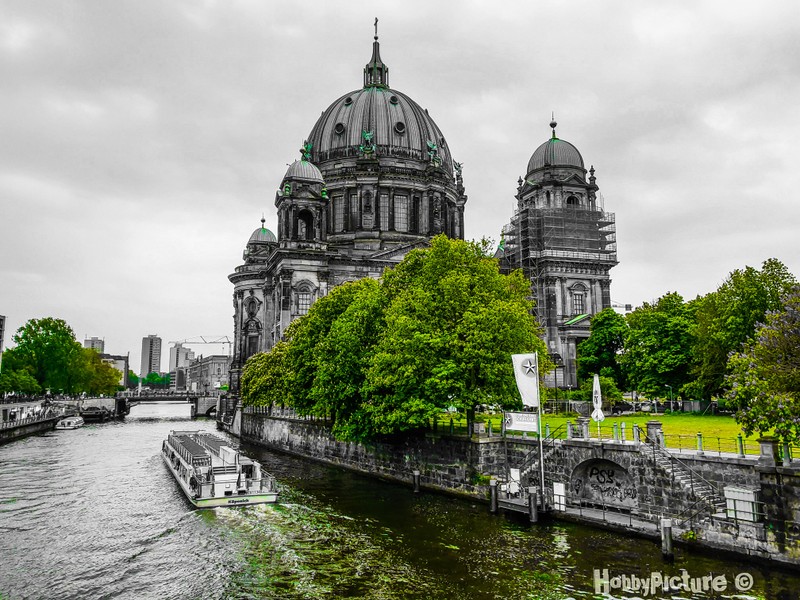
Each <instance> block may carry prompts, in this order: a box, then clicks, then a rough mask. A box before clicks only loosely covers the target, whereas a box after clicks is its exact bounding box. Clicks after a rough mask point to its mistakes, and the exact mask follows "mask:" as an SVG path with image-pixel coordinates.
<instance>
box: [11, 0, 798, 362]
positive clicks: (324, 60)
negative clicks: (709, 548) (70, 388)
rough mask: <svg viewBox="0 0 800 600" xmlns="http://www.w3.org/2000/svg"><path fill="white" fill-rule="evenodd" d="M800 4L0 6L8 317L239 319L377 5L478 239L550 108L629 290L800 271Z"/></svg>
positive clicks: (105, 333)
mask: <svg viewBox="0 0 800 600" xmlns="http://www.w3.org/2000/svg"><path fill="white" fill-rule="evenodd" d="M799 11H800V9H798V7H797V6H796V5H795V3H792V2H779V3H775V4H772V5H770V9H769V10H764V9H763V7H761V6H757V5H746V4H744V3H735V4H731V3H728V2H691V3H688V2H687V3H672V4H664V3H658V2H640V3H635V4H630V3H627V2H625V3H624V2H603V3H596V2H575V3H563V2H555V1H553V2H536V3H528V2H504V3H492V4H487V3H480V2H468V3H464V2H439V3H429V2H426V3H423V2H412V3H410V4H409V3H402V4H401V3H389V2H386V3H377V4H376V3H374V2H369V3H368V2H352V3H351V2H348V3H343V2H306V3H302V4H297V5H294V4H288V3H286V4H283V3H274V4H273V3H263V2H255V1H253V2H246V1H242V2H235V3H230V2H224V3H223V2H219V3H218V2H206V3H196V2H189V1H187V2H169V3H166V2H156V1H150V2H146V1H136V2H134V1H130V2H113V3H110V2H99V1H98V2H49V3H48V2H45V3H30V2H24V1H17V2H10V3H8V2H7V3H5V4H4V6H3V8H2V9H0V77H2V81H3V82H4V94H3V95H2V96H0V131H2V132H3V135H2V138H0V257H2V259H3V260H2V261H0V313H3V314H6V315H7V316H8V319H9V322H8V329H9V331H10V332H13V331H14V330H16V329H17V327H19V326H20V325H21V324H22V323H24V322H25V321H26V320H27V319H29V318H32V317H41V316H49V315H53V316H59V317H62V318H65V319H66V320H67V321H68V322H69V323H70V324H71V325H72V326H73V328H74V329H75V330H76V333H77V335H78V337H79V338H82V337H83V336H84V335H90V336H91V335H98V336H102V337H105V338H106V346H107V349H108V350H109V351H111V352H115V353H125V352H128V351H130V352H131V355H132V364H133V365H138V360H139V357H138V354H139V348H140V341H141V337H142V336H144V335H147V334H149V333H159V334H161V335H162V336H163V337H164V339H165V340H167V341H169V340H175V339H182V338H186V337H190V336H194V335H198V334H225V333H228V332H230V330H231V328H232V327H231V324H232V320H231V314H232V308H231V304H230V302H231V301H230V297H231V296H230V294H231V286H230V285H229V284H228V282H227V279H226V276H227V274H228V273H230V272H231V271H232V270H233V269H234V267H235V266H236V265H237V264H238V262H239V260H240V259H241V251H242V248H243V245H244V243H245V242H246V240H247V238H248V236H249V234H250V232H251V231H252V230H253V229H254V228H255V227H256V226H258V225H259V223H258V220H259V219H260V217H261V214H262V212H263V213H264V214H265V216H266V219H267V223H268V226H271V227H272V228H273V229H274V228H275V209H274V205H273V198H274V190H275V188H276V186H277V185H278V183H279V181H280V178H281V176H282V174H283V172H284V170H285V168H286V164H287V163H289V162H291V161H292V160H293V159H294V158H295V157H296V156H297V149H298V148H299V147H300V144H301V142H302V140H303V139H304V138H305V136H307V135H308V133H309V132H310V130H311V128H312V126H313V125H314V121H315V120H316V118H317V117H318V116H319V114H320V113H321V111H322V110H323V109H324V108H326V107H327V106H328V104H329V103H330V102H332V101H333V100H334V99H335V98H337V97H338V96H340V95H341V94H343V93H345V92H346V91H348V90H352V89H357V88H358V87H359V86H360V84H361V69H362V68H363V65H364V63H365V62H366V61H367V60H368V58H369V54H370V44H371V42H372V39H371V37H372V28H371V26H372V18H373V17H374V16H375V14H376V13H377V16H379V17H380V35H381V43H382V45H381V54H382V56H383V59H384V60H385V61H386V62H387V64H388V65H389V67H390V81H391V83H392V86H393V87H395V88H397V89H399V90H401V91H403V92H405V93H407V94H409V95H411V96H412V97H413V98H414V99H415V100H416V101H417V102H419V103H420V104H421V105H422V106H424V107H426V108H428V109H429V111H430V114H431V115H432V116H433V118H434V119H435V120H436V122H437V123H438V125H439V126H440V127H441V129H442V131H443V132H444V134H445V136H446V137H447V140H448V144H449V146H450V149H451V151H452V152H453V155H454V156H455V157H456V159H457V160H459V161H461V162H463V163H464V165H465V167H464V178H465V184H466V186H467V192H468V194H469V196H470V200H469V203H468V205H467V212H466V227H467V237H470V238H480V237H482V236H488V237H493V238H494V239H495V240H497V239H498V238H499V235H500V228H501V227H502V226H503V224H504V223H505V222H507V221H508V220H509V218H510V217H511V213H512V211H513V206H514V199H513V194H514V193H515V190H516V181H517V177H518V176H520V175H524V170H525V167H526V165H527V161H528V158H529V157H530V155H531V154H532V153H533V151H534V149H535V148H536V147H537V146H538V145H539V144H540V143H542V142H543V141H545V140H546V139H547V137H548V136H549V133H550V131H549V127H548V122H549V120H550V111H555V113H556V119H557V121H558V122H559V126H558V133H559V136H561V137H563V138H564V139H566V140H569V141H570V142H572V143H573V144H575V145H576V146H577V147H578V148H579V149H580V150H581V152H582V154H583V156H584V159H585V161H586V163H587V164H594V165H595V167H596V169H597V177H598V184H599V185H600V186H601V191H602V192H603V194H604V197H605V201H606V209H607V210H609V211H613V212H615V213H616V214H617V226H618V241H619V256H620V260H621V264H620V265H619V266H618V267H616V268H615V269H614V271H612V275H613V278H614V284H613V287H612V294H613V296H614V298H615V300H617V301H619V302H629V303H633V304H638V303H641V302H642V301H647V300H651V299H654V298H656V297H658V296H660V295H662V294H663V293H665V292H666V291H669V290H677V291H679V292H681V293H682V294H684V296H686V297H693V296H694V295H696V294H703V293H706V292H708V291H711V290H712V289H714V288H715V287H716V286H717V285H719V283H720V282H721V281H722V280H723V279H724V277H725V276H726V274H727V273H728V272H729V271H731V270H732V269H735V268H739V267H742V266H744V265H745V264H750V265H754V266H758V265H760V263H761V262H762V261H763V260H765V259H766V258H769V257H771V256H775V257H778V258H780V259H781V260H783V261H784V262H785V263H786V264H787V265H788V266H789V268H790V269H791V270H792V271H793V272H795V273H800V249H798V244H797V243H796V241H795V237H796V234H795V229H796V224H797V223H798V221H800V208H799V207H798V203H797V202H796V201H795V200H794V197H793V196H794V194H793V193H792V191H791V190H790V189H789V183H790V181H791V179H790V174H792V170H791V168H792V166H794V164H796V162H797V158H798V156H797V155H798V151H797V149H796V147H795V140H796V139H797V138H798V135H797V133H798V131H799V130H800V116H798V114H797V111H796V109H795V105H796V103H797V101H796V100H797V97H798V90H799V88H800V83H799V80H800V64H798V62H800V51H799V50H800V48H798V45H800V42H799V41H798V40H800V35H798V31H797V30H798V23H800V18H798V17H800V14H798V12H799ZM8 337H10V334H9V336H8ZM6 342H7V343H8V342H9V339H8V338H7V339H6ZM197 350H198V351H199V352H206V353H207V352H208V351H209V349H206V348H203V347H199V348H197Z"/></svg>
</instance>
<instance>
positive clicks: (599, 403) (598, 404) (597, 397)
mask: <svg viewBox="0 0 800 600" xmlns="http://www.w3.org/2000/svg"><path fill="white" fill-rule="evenodd" d="M592 406H594V410H593V411H592V419H594V420H595V421H597V422H598V423H599V422H600V421H602V420H603V419H605V418H606V417H605V415H604V414H603V396H602V395H601V394H600V376H599V375H597V374H595V376H594V381H593V382H592Z"/></svg>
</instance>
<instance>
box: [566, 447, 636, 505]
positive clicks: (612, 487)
mask: <svg viewBox="0 0 800 600" xmlns="http://www.w3.org/2000/svg"><path fill="white" fill-rule="evenodd" d="M571 484H572V493H573V495H574V497H575V498H579V499H581V500H584V501H587V502H591V503H597V504H605V505H611V506H621V507H626V508H632V507H634V506H636V505H637V490H636V486H635V485H634V483H633V480H632V479H631V476H630V474H629V473H628V471H627V470H626V469H625V468H624V467H622V466H620V465H618V464H617V463H615V462H612V461H610V460H605V459H592V460H588V461H585V462H583V463H581V464H580V465H578V466H577V467H576V468H575V470H574V471H573V473H572V478H571Z"/></svg>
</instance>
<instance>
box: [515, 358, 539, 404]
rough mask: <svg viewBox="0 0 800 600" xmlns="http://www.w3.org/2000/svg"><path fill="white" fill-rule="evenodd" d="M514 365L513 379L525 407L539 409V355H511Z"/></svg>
mask: <svg viewBox="0 0 800 600" xmlns="http://www.w3.org/2000/svg"><path fill="white" fill-rule="evenodd" d="M511 361H512V362H513V363H514V377H516V378H517V387H518V388H519V394H520V396H522V404H524V405H525V406H533V407H534V408H538V407H539V355H538V354H536V353H535V352H534V353H533V354H512V355H511Z"/></svg>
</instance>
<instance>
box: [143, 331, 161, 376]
mask: <svg viewBox="0 0 800 600" xmlns="http://www.w3.org/2000/svg"><path fill="white" fill-rule="evenodd" d="M160 372H161V338H160V337H158V336H157V335H156V334H151V335H148V336H147V337H146V338H142V368H141V370H140V371H139V375H140V376H141V377H147V375H148V374H150V373H160Z"/></svg>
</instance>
